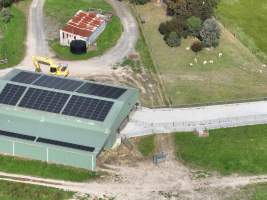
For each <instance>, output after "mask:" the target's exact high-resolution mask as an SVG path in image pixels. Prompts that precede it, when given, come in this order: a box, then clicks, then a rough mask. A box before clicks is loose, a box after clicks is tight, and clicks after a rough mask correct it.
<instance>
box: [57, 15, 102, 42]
mask: <svg viewBox="0 0 267 200" xmlns="http://www.w3.org/2000/svg"><path fill="white" fill-rule="evenodd" d="M105 27H106V21H105V19H104V16H103V15H100V14H97V13H94V12H85V11H81V10H80V11H78V12H77V13H76V14H75V16H74V17H73V18H72V19H70V20H69V21H68V22H67V24H66V25H65V26H64V28H63V29H61V30H60V44H61V45H63V46H69V45H70V42H71V41H72V40H84V41H86V43H87V45H91V44H92V43H94V42H95V40H96V39H97V37H98V36H99V35H100V34H101V33H102V32H103V31H104V29H105Z"/></svg>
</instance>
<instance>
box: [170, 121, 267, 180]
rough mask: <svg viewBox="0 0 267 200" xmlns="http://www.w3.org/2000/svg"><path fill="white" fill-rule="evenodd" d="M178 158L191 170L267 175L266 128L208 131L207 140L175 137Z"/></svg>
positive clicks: (193, 136) (249, 127)
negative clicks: (202, 169) (190, 167)
mask: <svg viewBox="0 0 267 200" xmlns="http://www.w3.org/2000/svg"><path fill="white" fill-rule="evenodd" d="M175 145H176V152H177V157H178V158H179V159H181V160H182V161H184V162H185V163H186V164H188V165H189V166H192V167H197V168H198V167H200V168H204V169H207V170H215V171H218V172H220V173H221V174H224V175H225V174H231V173H241V174H266V173H267V125H257V126H247V127H239V128H229V129H220V130H213V131H210V136H209V137H208V138H199V137H197V136H195V135H193V134H190V133H177V134H175Z"/></svg>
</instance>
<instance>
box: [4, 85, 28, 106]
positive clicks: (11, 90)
mask: <svg viewBox="0 0 267 200" xmlns="http://www.w3.org/2000/svg"><path fill="white" fill-rule="evenodd" d="M25 90H26V87H24V86H20V85H13V84H9V83H8V84H6V86H5V88H4V89H3V90H2V92H1V94H0V103H2V104H7V105H16V104H17V102H18V101H19V99H20V97H21V96H22V94H23V92H24V91H25Z"/></svg>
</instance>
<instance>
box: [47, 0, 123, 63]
mask: <svg viewBox="0 0 267 200" xmlns="http://www.w3.org/2000/svg"><path fill="white" fill-rule="evenodd" d="M65 2H66V1H65V0H57V1H54V0H47V1H46V3H45V14H46V16H47V17H48V18H49V19H51V20H52V23H51V24H50V26H53V24H56V25H57V26H58V29H59V28H62V27H63V26H64V25H65V23H66V22H67V21H68V20H69V19H71V17H72V16H73V15H74V14H75V13H76V12H77V11H78V10H87V9H88V8H101V9H103V10H105V11H112V7H111V6H110V5H109V4H108V3H107V2H106V1H105V0H68V3H67V4H66V3H65ZM63 8H64V9H63ZM55 31H57V32H58V31H59V30H55ZM122 31H123V27H122V24H121V22H120V19H119V18H118V17H117V16H114V17H113V18H112V21H111V22H110V23H109V24H108V25H107V27H106V29H105V31H104V32H103V33H102V34H101V35H100V37H99V38H98V39H97V41H96V42H97V49H96V50H93V51H89V52H88V53H87V54H83V55H73V54H71V53H70V50H69V48H68V47H62V46H61V45H60V44H59V40H58V39H56V40H53V41H51V42H50V46H51V48H52V49H53V50H54V52H55V53H56V55H57V56H58V57H59V58H61V59H66V60H83V59H88V58H91V57H95V56H99V55H102V54H103V53H104V52H105V51H107V50H108V49H110V48H111V47H112V46H114V45H115V44H116V42H117V41H118V39H119V38H120V36H121V34H122Z"/></svg>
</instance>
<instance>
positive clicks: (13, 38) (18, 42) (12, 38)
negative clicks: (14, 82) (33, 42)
mask: <svg viewBox="0 0 267 200" xmlns="http://www.w3.org/2000/svg"><path fill="white" fill-rule="evenodd" d="M30 3H31V1H30V0H25V1H21V2H19V3H17V4H13V5H12V6H11V8H10V12H11V14H12V16H13V17H12V19H11V20H10V22H9V23H4V22H3V21H2V20H0V31H1V39H0V59H4V58H5V57H7V59H8V63H6V64H1V65H0V68H7V67H12V66H15V65H17V64H19V63H20V62H21V61H22V59H23V57H24V55H25V48H26V47H25V39H26V34H27V17H26V14H27V13H28V12H27V11H28V8H29V5H30Z"/></svg>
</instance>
